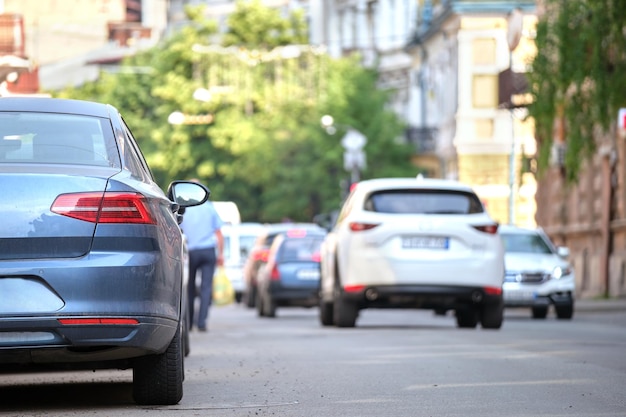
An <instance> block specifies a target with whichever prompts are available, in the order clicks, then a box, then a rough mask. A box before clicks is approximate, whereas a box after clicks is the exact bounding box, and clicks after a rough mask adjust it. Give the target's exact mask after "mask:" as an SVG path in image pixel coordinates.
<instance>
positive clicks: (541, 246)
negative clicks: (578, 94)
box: [500, 233, 553, 254]
mask: <svg viewBox="0 0 626 417" xmlns="http://www.w3.org/2000/svg"><path fill="white" fill-rule="evenodd" d="M500 236H502V242H503V243H504V250H505V251H506V252H515V253H545V254H548V253H553V251H552V248H551V247H550V245H548V244H547V243H546V241H545V240H543V238H542V237H541V236H539V235H538V234H535V233H501V234H500Z"/></svg>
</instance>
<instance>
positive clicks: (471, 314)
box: [456, 305, 478, 329]
mask: <svg viewBox="0 0 626 417" xmlns="http://www.w3.org/2000/svg"><path fill="white" fill-rule="evenodd" d="M456 325H457V326H458V327H461V328H464V329H473V328H475V327H476V326H477V325H478V311H476V307H475V306H473V305H465V306H460V307H457V309H456Z"/></svg>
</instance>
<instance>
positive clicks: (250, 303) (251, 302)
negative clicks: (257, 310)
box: [245, 285, 256, 308]
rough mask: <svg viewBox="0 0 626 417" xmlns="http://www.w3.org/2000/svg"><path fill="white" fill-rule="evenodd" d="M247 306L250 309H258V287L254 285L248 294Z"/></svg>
mask: <svg viewBox="0 0 626 417" xmlns="http://www.w3.org/2000/svg"><path fill="white" fill-rule="evenodd" d="M245 298H246V306H247V307H248V308H254V307H256V287H255V286H254V285H250V288H248V291H247V292H246V297H245Z"/></svg>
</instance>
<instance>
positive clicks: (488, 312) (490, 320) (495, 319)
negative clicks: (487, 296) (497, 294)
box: [480, 299, 504, 329]
mask: <svg viewBox="0 0 626 417" xmlns="http://www.w3.org/2000/svg"><path fill="white" fill-rule="evenodd" d="M503 318H504V303H503V301H502V299H500V300H499V301H498V302H496V303H489V304H485V305H483V306H482V310H481V313H480V325H481V326H482V327H483V329H499V328H500V327H502V321H503Z"/></svg>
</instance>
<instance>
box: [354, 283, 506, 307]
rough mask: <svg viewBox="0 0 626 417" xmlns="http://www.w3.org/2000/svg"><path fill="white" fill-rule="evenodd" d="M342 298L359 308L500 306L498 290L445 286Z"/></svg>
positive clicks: (386, 288) (376, 290) (374, 290)
mask: <svg viewBox="0 0 626 417" xmlns="http://www.w3.org/2000/svg"><path fill="white" fill-rule="evenodd" d="M342 296H343V297H344V299H346V300H349V301H353V302H355V303H357V304H358V305H359V306H360V308H422V309H454V308H456V307H458V306H462V305H468V304H473V305H482V304H491V303H494V304H496V303H500V302H501V300H502V293H501V292H499V293H498V289H490V290H487V289H485V288H483V287H473V286H445V285H376V286H367V287H364V288H361V289H359V290H358V291H343V293H342Z"/></svg>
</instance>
